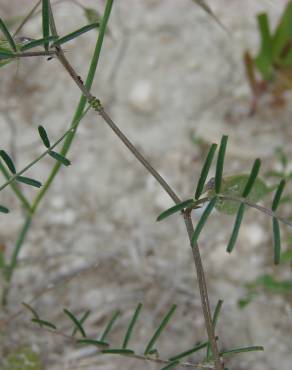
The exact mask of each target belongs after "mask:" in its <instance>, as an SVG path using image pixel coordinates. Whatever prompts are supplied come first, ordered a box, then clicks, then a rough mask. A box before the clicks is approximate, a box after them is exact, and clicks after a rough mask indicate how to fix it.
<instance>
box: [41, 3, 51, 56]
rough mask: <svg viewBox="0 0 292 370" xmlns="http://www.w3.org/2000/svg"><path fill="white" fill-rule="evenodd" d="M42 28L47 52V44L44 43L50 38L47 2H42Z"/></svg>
mask: <svg viewBox="0 0 292 370" xmlns="http://www.w3.org/2000/svg"><path fill="white" fill-rule="evenodd" d="M42 28H43V39H44V40H45V41H44V44H43V45H44V48H45V50H47V51H48V50H49V42H48V41H46V40H47V39H48V37H49V36H50V7H49V0H42Z"/></svg>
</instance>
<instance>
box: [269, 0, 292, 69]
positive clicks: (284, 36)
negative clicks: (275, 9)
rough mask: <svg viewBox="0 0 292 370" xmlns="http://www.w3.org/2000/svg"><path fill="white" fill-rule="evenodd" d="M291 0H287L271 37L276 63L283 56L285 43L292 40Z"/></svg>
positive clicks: (279, 61)
mask: <svg viewBox="0 0 292 370" xmlns="http://www.w3.org/2000/svg"><path fill="white" fill-rule="evenodd" d="M291 21H292V2H291V1H289V2H288V3H287V6H286V8H285V10H284V12H283V15H282V18H281V20H280V22H279V23H278V26H277V28H276V31H275V33H274V37H273V50H272V51H273V60H274V62H276V63H280V64H281V61H282V58H283V51H284V49H285V47H286V46H287V43H289V42H291V40H292V28H291Z"/></svg>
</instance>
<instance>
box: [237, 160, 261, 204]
mask: <svg viewBox="0 0 292 370" xmlns="http://www.w3.org/2000/svg"><path fill="white" fill-rule="evenodd" d="M260 166H261V161H260V159H256V160H255V162H254V164H253V167H252V170H251V173H250V175H249V177H248V180H247V182H246V184H245V187H244V189H243V192H242V196H243V198H246V197H247V196H248V194H249V193H250V191H251V189H252V187H253V185H254V183H255V181H256V178H257V175H258V174H259V170H260Z"/></svg>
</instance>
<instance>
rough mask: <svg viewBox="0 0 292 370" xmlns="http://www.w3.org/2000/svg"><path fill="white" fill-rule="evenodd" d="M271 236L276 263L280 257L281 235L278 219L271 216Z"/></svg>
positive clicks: (276, 263)
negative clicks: (272, 237)
mask: <svg viewBox="0 0 292 370" xmlns="http://www.w3.org/2000/svg"><path fill="white" fill-rule="evenodd" d="M273 236H274V263H275V265H278V264H279V263H280V258H281V236H280V226H279V221H278V220H277V219H276V218H275V217H273Z"/></svg>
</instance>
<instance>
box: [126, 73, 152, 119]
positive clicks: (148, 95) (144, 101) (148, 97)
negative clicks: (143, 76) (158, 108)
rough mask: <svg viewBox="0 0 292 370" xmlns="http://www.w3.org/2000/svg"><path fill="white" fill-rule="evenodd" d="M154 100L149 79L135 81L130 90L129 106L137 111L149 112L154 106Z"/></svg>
mask: <svg viewBox="0 0 292 370" xmlns="http://www.w3.org/2000/svg"><path fill="white" fill-rule="evenodd" d="M155 100H156V99H155V94H154V90H153V86H152V84H151V82H150V81H147V80H140V81H137V82H136V84H135V85H134V86H133V87H132V89H131V90H130V93H129V103H130V106H131V107H132V108H133V109H134V110H136V111H137V112H139V113H150V112H151V111H152V110H153V108H154V106H155Z"/></svg>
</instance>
